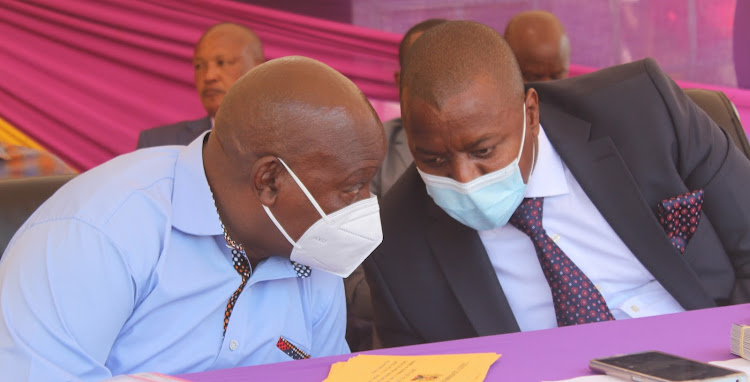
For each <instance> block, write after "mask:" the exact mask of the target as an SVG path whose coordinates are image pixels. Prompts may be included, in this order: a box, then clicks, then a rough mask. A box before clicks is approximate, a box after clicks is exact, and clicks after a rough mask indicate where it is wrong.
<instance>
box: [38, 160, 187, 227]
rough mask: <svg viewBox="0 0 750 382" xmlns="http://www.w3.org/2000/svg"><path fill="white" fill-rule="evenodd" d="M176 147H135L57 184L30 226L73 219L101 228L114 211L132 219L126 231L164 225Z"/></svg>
mask: <svg viewBox="0 0 750 382" xmlns="http://www.w3.org/2000/svg"><path fill="white" fill-rule="evenodd" d="M179 152H180V150H179V148H176V147H163V148H154V149H149V150H139V151H136V152H133V153H129V154H125V155H121V156H119V157H116V158H114V159H112V160H110V161H108V162H106V163H104V164H102V165H100V166H97V167H95V168H93V169H91V170H89V171H87V172H85V173H83V174H81V175H78V176H77V177H75V178H74V179H72V180H71V181H70V182H68V183H66V184H65V185H64V186H63V187H61V188H60V189H59V190H58V191H57V192H56V193H55V194H54V195H53V196H52V197H50V198H49V199H48V200H47V201H46V202H45V203H44V204H43V205H42V206H41V207H40V208H39V209H38V210H37V212H35V213H34V214H33V215H32V217H31V218H30V219H29V221H28V223H29V224H40V223H43V222H50V221H65V220H76V221H81V222H84V223H86V224H88V225H90V226H92V227H94V228H96V229H99V230H103V231H106V230H107V229H108V226H109V225H111V224H113V223H115V222H117V221H119V220H120V218H119V217H117V215H118V214H119V215H128V216H132V217H133V218H137V219H138V221H134V222H133V227H131V229H133V230H135V228H137V227H146V226H149V227H150V226H151V223H152V221H150V220H149V219H151V220H153V219H152V218H153V217H158V218H159V220H162V221H160V222H156V224H163V223H164V222H163V220H164V218H166V217H167V216H168V214H166V212H167V211H168V210H169V208H170V207H171V197H172V187H173V184H174V168H175V161H176V160H177V156H178V154H179Z"/></svg>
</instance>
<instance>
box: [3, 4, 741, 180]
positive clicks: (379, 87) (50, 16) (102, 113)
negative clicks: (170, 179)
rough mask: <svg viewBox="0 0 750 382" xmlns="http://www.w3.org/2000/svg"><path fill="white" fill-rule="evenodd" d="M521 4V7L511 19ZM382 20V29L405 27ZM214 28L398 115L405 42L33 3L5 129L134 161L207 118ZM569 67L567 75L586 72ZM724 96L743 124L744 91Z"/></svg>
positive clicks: (277, 19)
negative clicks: (249, 37) (201, 81)
mask: <svg viewBox="0 0 750 382" xmlns="http://www.w3.org/2000/svg"><path fill="white" fill-rule="evenodd" d="M436 1H438V2H443V3H442V4H443V7H442V8H441V7H435V9H437V10H440V9H453V5H451V4H450V3H449V2H445V0H436ZM550 1H552V0H538V1H536V2H534V3H535V4H536V5H539V4H541V3H545V4H546V3H547V2H550ZM570 1H571V2H580V1H583V0H570ZM488 2H489V0H483V1H480V2H476V3H471V4H474V6H473V7H470V6H468V5H467V6H466V7H468V8H470V9H471V10H472V12H467V13H466V14H465V15H464V16H465V17H466V18H474V19H477V20H480V21H483V20H484V19H485V18H488V17H489V16H492V17H493V18H494V15H492V14H490V15H489V16H488V14H487V10H486V9H485V8H484V4H485V3H488ZM552 2H554V1H552ZM694 2H695V3H696V4H703V2H702V0H691V1H689V3H691V4H692V3H694ZM418 3H420V1H418V0H405V1H404V2H403V4H402V7H401V8H399V9H400V11H401V12H404V17H405V16H406V15H409V17H410V19H408V20H406V19H405V18H404V17H402V18H400V19H399V20H401V21H400V23H401V24H399V25H400V28H402V29H405V27H406V26H407V24H409V25H410V24H411V23H412V22H414V21H415V20H414V19H422V18H424V17H429V16H433V14H431V13H429V12H432V10H431V8H425V7H424V6H422V8H419V7H416V6H415V5H414V4H418ZM527 3H528V2H527V1H516V2H515V4H516V8H519V9H518V10H520V8H523V7H526V6H527V5H528V4H527ZM587 3H588V4H594V3H593V2H590V1H589V2H587ZM610 3H616V4H620V3H621V1H620V0H610ZM636 3H637V2H636ZM670 3H672V2H670ZM357 4H359V3H355V6H357ZM372 4H373V5H372V6H373V7H374V6H375V5H377V4H381V5H382V6H383V7H385V6H386V5H388V4H390V3H389V2H388V1H381V2H378V3H372ZM409 4H412V6H413V7H416V8H414V9H422V10H423V11H420V12H422V13H419V12H416V11H413V10H412V11H410V8H409ZM466 4H468V3H466ZM597 4H598V3H597ZM638 4H640V3H638ZM716 4H717V5H716V7H718V8H717V9H719V10H723V9H724V8H722V7H720V5H721V4H729V3H728V0H717V1H716ZM532 5H533V4H532ZM732 5H733V4H732ZM361 6H362V4H359V6H358V7H359V8H360V9H359V11H360V13H361V11H362V9H361ZM558 6H560V7H562V6H561V5H559V4H558ZM594 8H596V7H594ZM657 8H658V7H657ZM709 8H710V7H709ZM659 9H660V8H659ZM711 9H713V8H711ZM373 10H375V11H377V10H378V9H374V8H373ZM381 11H383V14H382V15H380V16H378V17H381V18H383V17H385V18H394V19H397V18H398V17H400V16H401V15H400V14H399V13H398V12H396V11H393V10H391V11H386V10H382V9H381ZM717 12H718V11H717ZM722 12H723V11H722ZM511 13H512V12H511ZM569 13H570V14H572V13H573V12H569ZM709 13H710V12H709ZM719 13H721V12H719ZM220 21H235V22H239V23H243V24H246V25H248V26H250V27H251V28H253V29H254V30H256V31H257V32H258V34H259V35H260V36H261V38H262V39H263V40H264V42H265V46H266V54H267V56H268V57H269V58H275V57H280V56H284V55H291V54H298V55H305V56H309V57H312V58H316V59H319V60H321V61H323V62H325V63H327V64H329V65H331V66H332V67H334V68H335V69H337V70H339V71H341V72H342V73H344V74H345V75H347V76H348V77H349V78H351V79H352V80H353V81H354V82H355V83H356V84H357V85H358V86H359V87H360V88H361V89H362V90H363V91H364V93H365V94H366V95H367V96H368V97H370V99H371V100H372V101H373V104H374V106H375V107H376V109H377V110H378V111H379V113H380V115H381V117H382V118H384V119H388V118H391V117H393V116H396V115H398V113H399V110H398V104H397V103H394V102H393V101H396V100H397V98H398V94H397V90H396V88H395V86H394V84H393V70H394V69H395V68H396V66H397V57H396V56H397V45H398V42H399V40H400V36H399V35H396V34H393V33H388V32H381V31H377V30H371V29H366V28H362V27H357V26H352V25H347V24H340V23H335V22H331V21H325V20H320V19H314V18H310V17H305V16H299V15H296V14H291V13H286V12H281V11H275V10H269V9H265V8H261V7H256V6H252V5H248V4H243V3H237V2H232V1H227V0H182V1H181V0H160V1H156V0H114V1H108V2H99V1H93V0H89V1H76V2H72V1H71V2H60V1H56V0H34V1H28V2H23V3H22V2H4V3H3V6H2V7H0V36H2V38H0V59H1V60H2V62H3V65H2V66H0V118H3V119H5V120H7V121H8V122H10V123H11V124H12V125H14V126H15V127H17V128H18V129H20V130H21V131H23V132H25V133H27V134H28V135H29V136H31V137H32V138H33V139H35V140H36V141H38V142H39V143H41V144H42V145H44V146H46V147H47V148H49V149H50V151H52V152H53V153H55V154H57V155H59V156H60V157H62V158H63V159H64V160H65V161H66V162H68V163H70V164H72V165H73V166H74V167H76V168H78V169H83V170H85V169H88V168H90V167H93V166H95V165H97V164H100V163H102V162H104V161H105V160H108V159H110V158H112V157H113V156H115V155H118V154H122V153H125V152H128V151H131V150H132V149H133V148H134V147H135V142H136V138H137V135H138V132H139V131H141V130H143V129H147V128H150V127H153V126H156V125H161V124H166V123H171V122H175V121H178V120H184V119H191V118H198V117H201V116H203V115H205V112H204V111H203V109H202V107H201V106H200V103H199V101H198V97H197V94H195V90H194V86H193V79H192V78H193V74H192V67H191V57H192V50H193V45H194V44H195V42H196V41H197V39H198V37H199V36H200V35H201V33H202V32H203V31H204V30H205V29H206V28H207V27H208V26H210V25H212V24H214V23H217V22H220ZM417 21H418V20H417ZM563 21H565V20H563ZM569 29H570V27H569ZM580 44H582V43H579V46H580ZM662 45H668V44H662ZM662 45H660V46H662ZM603 52H606V51H603ZM633 58H636V57H633ZM604 64H608V63H606V62H603V63H602V65H604ZM576 68H578V67H573V68H572V72H576V71H579V72H580V71H585V70H586V69H585V68H582V69H580V70H579V69H576ZM724 91H725V92H727V93H728V94H729V96H730V98H731V99H732V100H733V101H734V102H735V104H737V107H738V109H739V110H740V113H741V114H742V115H743V116H744V118H743V119H744V120H745V121H748V120H750V91H747V92H742V91H738V90H736V89H724Z"/></svg>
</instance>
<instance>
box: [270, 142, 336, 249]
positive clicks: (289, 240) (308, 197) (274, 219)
mask: <svg viewBox="0 0 750 382" xmlns="http://www.w3.org/2000/svg"><path fill="white" fill-rule="evenodd" d="M276 158H277V159H278V160H279V162H281V164H282V165H283V166H284V168H286V171H287V172H289V175H291V176H292V179H294V182H295V183H297V185H298V186H299V188H300V189H301V190H302V192H303V193H304V194H305V196H307V199H308V200H309V201H310V203H312V205H313V207H315V209H316V210H318V213H319V214H320V216H321V217H322V218H323V220H325V219H326V218H327V216H326V214H325V212H323V209H322V208H320V205H319V204H318V202H317V201H315V198H313V196H312V195H311V194H310V191H308V190H307V188H306V187H305V185H304V184H302V181H300V180H299V178H297V175H295V174H294V172H293V171H292V170H291V169H290V168H289V166H287V165H286V163H284V161H283V160H282V159H281V158H279V157H276ZM261 206H262V207H263V210H264V211H266V215H268V218H270V219H271V221H272V222H273V224H274V225H275V226H276V228H278V229H279V231H280V232H281V234H282V235H284V237H285V238H286V240H287V241H288V242H289V243H290V244H291V245H292V246H293V247H295V248H298V249H299V248H300V246H299V245H297V243H296V242H294V240H293V239H292V237H291V236H289V234H288V233H287V232H286V230H285V229H284V227H282V226H281V223H279V221H278V220H276V216H273V213H272V212H271V209H270V208H268V206H266V205H265V204H261Z"/></svg>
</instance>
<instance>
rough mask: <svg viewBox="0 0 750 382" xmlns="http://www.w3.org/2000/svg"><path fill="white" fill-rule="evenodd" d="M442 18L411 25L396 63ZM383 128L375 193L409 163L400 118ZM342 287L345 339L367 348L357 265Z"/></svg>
mask: <svg viewBox="0 0 750 382" xmlns="http://www.w3.org/2000/svg"><path fill="white" fill-rule="evenodd" d="M446 21H447V20H443V19H429V20H425V21H422V22H421V23H419V24H417V25H414V26H413V27H411V29H409V30H408V31H407V32H406V34H404V38H403V39H402V40H401V45H400V46H399V49H398V61H399V64H401V63H403V61H404V55H405V54H406V52H407V51H408V50H409V48H410V47H411V45H412V44H414V41H416V40H417V39H418V38H419V36H421V35H422V33H424V31H426V30H427V29H430V28H432V27H434V26H435V25H440V24H442V23H444V22H446ZM400 72H401V69H399V70H396V72H394V73H393V78H394V79H395V80H396V86H398V83H399V77H400V75H401V74H400ZM383 127H384V128H385V137H386V140H387V141H388V151H387V152H386V153H385V159H384V160H383V164H382V165H380V168H378V172H377V173H376V174H375V177H374V178H373V179H372V183H371V184H370V189H371V190H372V193H373V194H375V195H379V196H382V195H385V193H386V191H388V190H389V189H390V188H391V186H392V185H393V183H396V180H398V178H399V177H400V176H401V174H403V173H404V171H406V169H407V168H408V167H409V165H411V163H412V162H413V160H412V158H411V153H410V152H409V146H408V145H407V143H406V133H404V129H403V127H402V126H401V118H395V119H392V120H390V121H388V122H386V123H384V124H383ZM344 286H345V287H346V303H347V304H346V305H347V312H348V315H347V318H348V319H347V322H346V324H347V329H346V331H347V333H346V339H347V341H348V342H349V346H350V347H351V349H352V351H364V350H371V349H372V348H373V343H372V320H373V317H372V301H371V300H370V288H369V287H368V286H367V280H365V272H364V270H363V269H362V267H358V268H357V269H356V270H355V271H354V273H352V275H351V276H349V277H347V278H346V279H344Z"/></svg>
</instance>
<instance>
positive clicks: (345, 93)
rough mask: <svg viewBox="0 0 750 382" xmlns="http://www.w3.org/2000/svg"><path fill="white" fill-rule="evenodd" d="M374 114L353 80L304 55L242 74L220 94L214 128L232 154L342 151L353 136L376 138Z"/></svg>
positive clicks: (353, 145)
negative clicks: (229, 88) (222, 101)
mask: <svg viewBox="0 0 750 382" xmlns="http://www.w3.org/2000/svg"><path fill="white" fill-rule="evenodd" d="M379 126H380V123H379V119H378V116H377V114H376V113H375V111H374V110H373V109H372V106H371V105H370V103H369V102H368V101H367V99H366V98H365V96H364V95H363V94H362V92H361V91H360V90H359V88H357V87H356V85H354V84H353V83H352V82H351V81H349V80H348V79H347V78H346V77H344V76H343V75H341V74H340V73H339V72H337V71H335V70H333V69H331V68H330V67H328V66H326V65H325V64H323V63H321V62H318V61H315V60H312V59H309V58H304V57H284V58H280V59H276V60H272V61H269V62H268V63H266V64H264V65H260V66H258V67H257V68H256V69H255V70H253V71H252V72H250V73H248V74H247V75H245V76H244V77H242V78H240V80H238V81H237V83H236V84H235V85H234V87H233V88H232V89H231V90H230V92H229V93H228V94H227V96H226V97H225V98H224V103H223V104H222V106H221V108H220V109H219V113H218V114H217V116H216V127H215V134H216V136H217V138H219V139H220V140H221V142H222V145H223V146H224V148H225V149H226V150H227V152H228V153H229V154H230V155H232V156H233V157H234V158H235V159H238V160H242V159H248V158H250V157H252V156H255V157H259V156H263V155H275V156H280V157H282V158H285V159H287V160H288V161H289V162H294V161H295V160H296V158H295V157H298V156H299V157H303V156H305V155H306V154H307V153H309V152H311V151H314V152H329V153H333V152H336V151H346V152H349V154H351V155H354V152H355V151H356V150H357V149H358V146H357V143H358V141H357V140H356V138H357V137H358V136H360V135H363V134H364V135H369V136H374V137H375V138H377V136H378V135H379V134H373V132H375V131H380V130H382V129H380V128H379ZM352 139H354V141H352Z"/></svg>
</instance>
